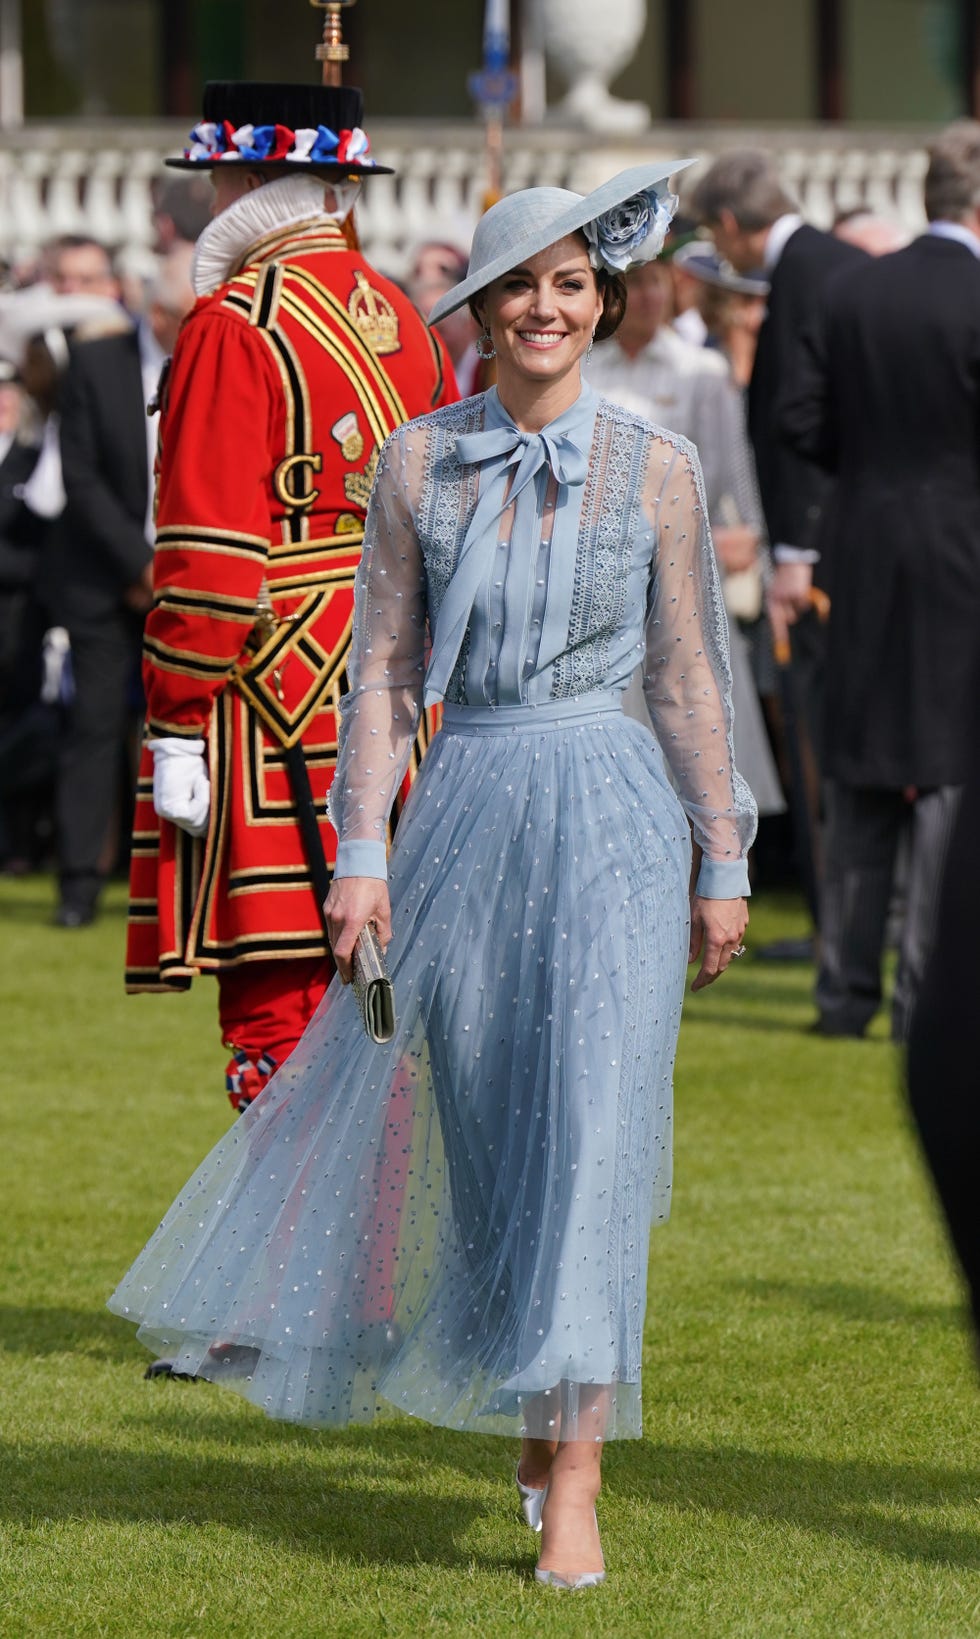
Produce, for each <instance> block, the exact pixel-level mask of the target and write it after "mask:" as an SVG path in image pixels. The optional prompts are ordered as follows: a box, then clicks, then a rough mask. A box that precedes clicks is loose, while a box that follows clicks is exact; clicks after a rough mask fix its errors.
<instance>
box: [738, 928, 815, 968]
mask: <svg viewBox="0 0 980 1639" xmlns="http://www.w3.org/2000/svg"><path fill="white" fill-rule="evenodd" d="M752 955H753V956H754V958H755V960H756V961H757V962H812V961H813V958H814V942H813V935H812V934H811V933H808V934H807V936H806V938H805V939H774V940H773V941H772V943H771V944H768V945H756V946H755V948H754V949H753V951H752Z"/></svg>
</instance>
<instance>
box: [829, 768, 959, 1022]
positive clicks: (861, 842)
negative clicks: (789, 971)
mask: <svg viewBox="0 0 980 1639" xmlns="http://www.w3.org/2000/svg"><path fill="white" fill-rule="evenodd" d="M960 789H961V788H960V787H959V786H939V787H937V788H936V789H935V790H931V791H923V792H920V793H918V794H917V795H915V796H912V797H910V796H908V795H906V793H904V792H902V791H882V790H874V789H864V788H862V787H856V786H848V785H841V784H840V783H839V782H837V781H833V780H832V781H828V782H827V789H826V794H825V800H826V828H825V833H824V880H823V886H822V889H821V915H820V943H821V950H820V965H819V969H818V973H817V986H816V1002H817V1007H818V1009H819V1012H820V1027H821V1028H822V1029H823V1030H824V1031H825V1032H827V1033H828V1034H836V1033H839V1034H841V1035H863V1033H864V1031H865V1029H866V1027H867V1025H868V1024H869V1023H870V1022H871V1019H872V1018H873V1017H874V1015H875V1013H876V1012H877V1011H878V1008H879V1006H880V1004H881V996H882V957H883V954H884V945H885V934H886V929H887V925H888V912H889V907H890V905H891V902H892V895H893V890H894V885H895V866H896V861H897V858H898V853H899V848H900V846H901V844H902V842H903V840H904V841H905V842H906V847H907V858H908V877H907V881H906V883H905V903H904V914H903V919H902V930H901V939H900V944H899V956H898V971H897V974H896V978H895V992H894V997H893V1001H892V1021H891V1027H892V1028H891V1033H892V1037H893V1039H894V1040H895V1041H905V1040H906V1038H907V1036H908V1028H909V1022H910V1019H911V1015H912V1008H913V1006H914V1003H915V998H916V994H917V992H918V989H919V985H920V983H921V980H922V974H923V971H924V968H925V964H926V958H927V956H928V954H929V951H930V949H931V947H932V943H933V939H934V936H935V925H936V913H937V910H938V905H939V890H940V884H941V882H942V874H943V865H944V863H945V859H946V854H947V851H948V848H949V841H950V836H951V833H952V829H953V824H954V821H955V818H956V810H957V807H958V805H959V799H960Z"/></svg>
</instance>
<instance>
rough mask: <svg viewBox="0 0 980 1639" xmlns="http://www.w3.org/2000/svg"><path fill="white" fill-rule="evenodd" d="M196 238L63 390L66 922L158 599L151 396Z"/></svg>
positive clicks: (91, 851)
mask: <svg viewBox="0 0 980 1639" xmlns="http://www.w3.org/2000/svg"><path fill="white" fill-rule="evenodd" d="M189 260H190V250H189V248H188V249H185V250H184V251H182V252H175V253H174V255H173V258H172V259H168V260H167V262H165V263H164V264H163V265H162V267H161V271H160V275H159V278H158V281H157V285H156V287H155V289H154V291H153V294H152V299H151V302H150V306H149V310H148V313H147V315H146V317H145V318H144V319H142V320H141V321H140V323H139V324H138V325H137V326H136V327H135V329H131V330H127V331H125V332H123V333H121V334H114V335H108V336H104V337H101V338H99V339H97V340H91V341H83V342H80V343H78V344H77V345H76V346H75V347H74V348H73V351H72V356H71V361H70V363H69V366H68V370H67V372H66V375H65V379H64V384H63V390H62V397H61V459H62V469H63V476H64V484H65V493H66V497H67V501H66V506H65V511H64V514H63V516H62V519H61V521H60V524H59V527H58V531H57V539H56V542H55V544H54V545H53V546H52V549H51V552H50V555H49V560H48V563H47V564H46V579H47V583H48V586H49V588H50V594H49V595H50V602H51V613H52V615H53V617H54V618H55V619H56V620H57V621H58V623H59V624H61V625H64V626H66V627H67V629H68V632H69V636H70V638H71V657H72V676H73V681H74V699H73V701H72V705H71V711H70V720H69V729H68V735H67V738H66V742H65V746H64V749H63V753H62V757H61V760H60V767H59V774H58V797H57V807H58V833H59V863H60V885H61V902H60V905H59V907H58V911H57V913H56V921H57V922H58V924H59V925H60V926H62V927H72V928H73V927H81V926H84V925H85V924H86V923H88V922H91V920H92V918H93V916H94V915H95V910H96V903H97V900H98V895H99V890H100V887H101V884H102V877H103V875H104V870H105V850H106V844H107V839H108V837H109V833H110V828H111V825H112V820H113V816H114V813H115V809H116V803H117V800H118V795H119V789H120V777H119V776H120V764H121V759H122V748H123V746H124V744H125V740H126V731H127V726H128V722H129V720H130V719H131V717H132V713H133V694H134V689H135V687H136V680H137V678H138V676H139V661H140V647H141V640H142V626H143V616H144V615H145V613H146V611H147V609H148V608H149V606H150V601H151V563H152V556H153V554H152V547H151V544H150V543H151V541H152V538H153V533H152V476H151V474H152V457H153V450H154V445H155V436H156V435H155V425H156V418H155V416H154V417H152V418H148V416H147V407H148V405H149V403H150V401H151V399H152V397H153V395H154V393H155V391H156V385H157V382H158V380H159V376H160V371H161V369H162V367H163V363H164V360H165V358H166V356H167V354H168V353H169V352H170V350H171V349H172V347H173V343H174V341H175V339H176V334H177V330H178V328H179V325H180V322H181V320H182V318H183V316H184V314H185V313H186V312H187V311H188V310H189V308H190V306H191V303H192V301H193V295H192V292H191V288H190V283H189Z"/></svg>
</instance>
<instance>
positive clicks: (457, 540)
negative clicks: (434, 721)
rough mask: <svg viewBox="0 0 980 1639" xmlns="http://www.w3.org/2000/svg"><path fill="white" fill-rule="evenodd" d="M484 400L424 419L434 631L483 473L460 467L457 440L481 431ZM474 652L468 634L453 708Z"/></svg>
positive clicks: (426, 547)
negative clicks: (465, 434)
mask: <svg viewBox="0 0 980 1639" xmlns="http://www.w3.org/2000/svg"><path fill="white" fill-rule="evenodd" d="M485 397H486V395H485V394H483V393H480V394H479V395H478V396H477V397H476V398H464V399H462V400H461V402H460V403H458V404H449V405H446V406H445V407H444V408H443V409H441V410H435V411H433V412H432V414H431V415H428V416H426V417H425V422H424V425H425V429H426V434H427V436H426V441H425V460H424V465H423V472H422V493H421V496H420V498H419V516H418V530H419V539H420V540H421V541H422V543H423V557H424V560H425V575H426V585H427V588H428V606H429V629H430V631H431V629H432V627H433V626H434V625H435V621H436V617H437V615H438V613H439V610H440V608H441V607H442V600H443V598H444V597H445V595H446V588H447V587H448V585H449V582H450V580H451V579H452V576H453V571H454V569H455V568H456V563H457V560H458V558H459V553H460V548H461V547H462V544H463V542H464V540H465V539H466V531H467V529H468V527H469V524H470V520H471V519H472V517H473V512H474V510H475V508H476V503H477V498H478V494H479V483H480V472H479V468H478V467H474V466H466V467H464V466H462V465H461V463H460V462H459V461H457V459H456V440H457V438H459V437H461V436H462V435H463V434H464V433H472V432H479V431H480V430H481V429H482V427H483V423H484V400H485ZM469 646H470V645H469V633H467V635H466V637H465V638H464V640H463V647H462V649H461V650H460V653H459V658H458V660H457V661H456V665H455V666H454V668H453V671H452V674H451V676H450V679H449V683H448V686H447V688H446V699H447V700H448V701H449V702H450V703H451V704H454V705H459V704H461V703H462V701H463V699H464V678H465V676H466V662H467V659H468V656H469Z"/></svg>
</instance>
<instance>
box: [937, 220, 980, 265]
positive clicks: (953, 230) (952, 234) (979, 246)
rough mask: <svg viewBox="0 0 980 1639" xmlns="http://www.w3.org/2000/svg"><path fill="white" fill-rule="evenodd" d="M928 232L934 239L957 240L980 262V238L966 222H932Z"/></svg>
mask: <svg viewBox="0 0 980 1639" xmlns="http://www.w3.org/2000/svg"><path fill="white" fill-rule="evenodd" d="M926 232H927V233H931V234H932V236H933V238H934V239H955V240H956V243H957V244H958V245H965V246H966V248H967V250H970V251H972V252H973V254H974V256H975V257H976V258H977V260H978V261H980V238H978V237H977V235H976V234H975V233H974V232H973V230H972V228H968V227H967V225H966V223H965V222H944V221H939V222H930V223H929V226H928V228H927V229H926Z"/></svg>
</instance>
